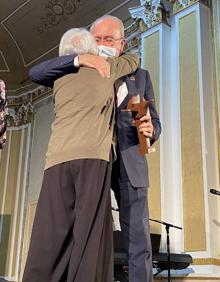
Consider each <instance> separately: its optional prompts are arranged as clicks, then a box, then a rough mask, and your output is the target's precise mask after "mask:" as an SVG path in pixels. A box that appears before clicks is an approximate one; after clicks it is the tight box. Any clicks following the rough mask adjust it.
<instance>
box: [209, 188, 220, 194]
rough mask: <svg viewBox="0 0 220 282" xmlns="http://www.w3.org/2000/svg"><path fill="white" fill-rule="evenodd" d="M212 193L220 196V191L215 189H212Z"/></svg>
mask: <svg viewBox="0 0 220 282" xmlns="http://www.w3.org/2000/svg"><path fill="white" fill-rule="evenodd" d="M210 193H212V194H214V195H218V196H220V191H218V190H215V189H210Z"/></svg>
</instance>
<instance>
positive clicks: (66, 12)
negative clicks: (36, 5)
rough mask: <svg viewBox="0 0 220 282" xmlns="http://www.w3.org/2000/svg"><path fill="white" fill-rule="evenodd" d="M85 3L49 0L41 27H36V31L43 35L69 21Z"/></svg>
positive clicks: (73, 0)
mask: <svg viewBox="0 0 220 282" xmlns="http://www.w3.org/2000/svg"><path fill="white" fill-rule="evenodd" d="M84 2H85V1H83V0H49V1H48V2H47V3H46V5H45V7H44V10H45V16H44V17H42V18H41V23H40V25H39V26H37V27H35V28H34V31H35V32H36V33H43V32H45V31H47V30H48V29H50V28H51V27H56V26H57V25H59V24H60V23H61V22H64V21H67V20H68V18H69V17H70V16H71V17H72V15H73V14H75V13H77V12H78V9H79V7H81V6H83V5H84Z"/></svg>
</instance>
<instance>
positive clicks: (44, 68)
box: [29, 54, 110, 87]
mask: <svg viewBox="0 0 220 282" xmlns="http://www.w3.org/2000/svg"><path fill="white" fill-rule="evenodd" d="M76 57H77V55H67V56H60V57H56V58H54V59H50V60H47V61H44V62H42V63H40V64H38V65H36V66H34V67H33V68H31V69H30V71H29V77H30V79H31V80H32V81H33V82H35V83H37V84H40V85H44V86H48V87H53V84H54V81H55V80H57V79H58V78H60V77H62V76H64V75H66V74H69V73H76V72H78V70H79V66H87V67H91V68H95V69H97V71H98V72H99V73H100V75H101V76H103V77H108V76H109V73H110V66H109V63H108V62H107V61H106V60H105V59H104V58H103V57H99V56H96V55H91V54H83V55H79V56H78V64H79V65H77V66H74V59H75V58H76Z"/></svg>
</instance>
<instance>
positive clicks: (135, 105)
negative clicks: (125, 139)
mask: <svg viewBox="0 0 220 282" xmlns="http://www.w3.org/2000/svg"><path fill="white" fill-rule="evenodd" d="M151 102H154V100H153V99H151V100H148V101H146V100H145V99H144V98H142V97H140V95H137V96H132V97H131V99H130V100H129V102H128V105H127V109H126V110H124V111H126V112H132V114H133V118H134V121H135V125H136V129H137V133H138V139H139V143H140V146H139V152H140V154H142V155H144V154H148V153H152V152H155V148H151V145H150V138H146V137H145V136H144V134H143V133H142V132H139V126H140V125H141V121H140V118H141V117H143V116H145V115H148V114H149V115H150V111H149V104H150V103H151Z"/></svg>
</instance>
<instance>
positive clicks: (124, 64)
mask: <svg viewBox="0 0 220 282" xmlns="http://www.w3.org/2000/svg"><path fill="white" fill-rule="evenodd" d="M107 61H108V62H109V63H110V67H111V78H112V79H114V80H117V79H118V78H120V77H122V76H125V75H127V74H129V73H133V72H135V71H136V69H137V68H138V65H139V61H140V59H139V56H137V55H135V54H126V55H125V54H124V55H121V56H120V57H114V58H108V59H107Z"/></svg>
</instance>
